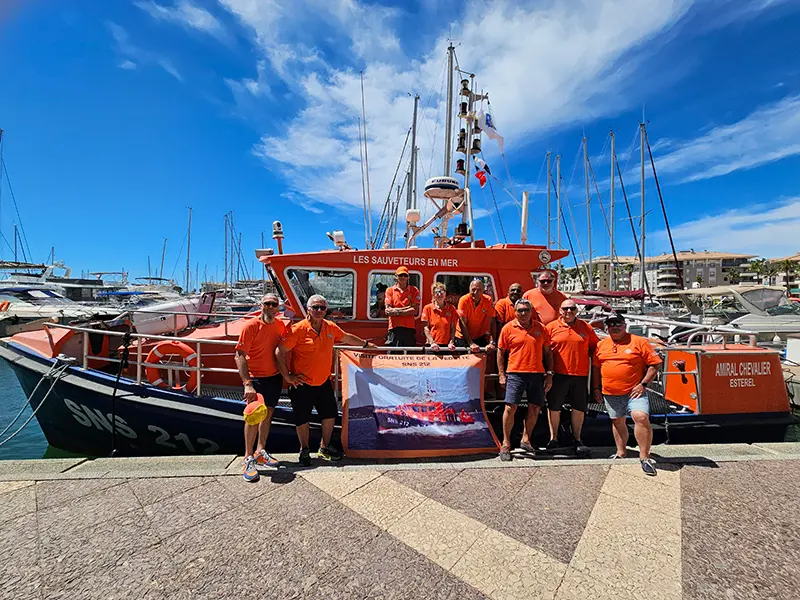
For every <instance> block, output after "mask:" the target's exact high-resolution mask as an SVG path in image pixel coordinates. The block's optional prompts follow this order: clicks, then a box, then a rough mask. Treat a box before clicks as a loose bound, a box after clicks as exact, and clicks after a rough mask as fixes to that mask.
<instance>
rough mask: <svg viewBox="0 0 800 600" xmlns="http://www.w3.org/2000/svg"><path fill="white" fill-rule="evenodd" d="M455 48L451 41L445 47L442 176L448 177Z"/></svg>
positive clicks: (449, 172)
mask: <svg viewBox="0 0 800 600" xmlns="http://www.w3.org/2000/svg"><path fill="white" fill-rule="evenodd" d="M455 51H456V48H455V46H453V41H452V40H450V45H449V46H448V47H447V105H446V107H447V113H446V115H447V116H446V118H445V121H446V124H445V133H444V174H445V175H446V176H449V175H450V174H451V173H452V172H453V171H452V169H453V74H454V73H455V71H454V66H453V55H454V54H455Z"/></svg>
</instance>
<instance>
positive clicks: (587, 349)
mask: <svg viewBox="0 0 800 600" xmlns="http://www.w3.org/2000/svg"><path fill="white" fill-rule="evenodd" d="M546 327H547V333H548V334H549V335H550V348H551V349H552V350H553V371H554V372H556V373H560V374H561V375H579V376H581V377H585V376H586V375H588V374H589V357H590V356H592V355H593V354H594V351H595V349H596V348H597V344H598V342H599V341H600V340H598V339H597V334H596V333H595V332H594V329H592V328H591V327H590V326H589V324H588V323H587V322H586V321H581V320H580V319H575V322H574V323H573V324H572V325H571V326H570V325H567V324H566V323H565V322H564V320H563V319H556V320H555V321H553V322H552V323H548V324H547V325H546Z"/></svg>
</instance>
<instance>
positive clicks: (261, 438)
mask: <svg viewBox="0 0 800 600" xmlns="http://www.w3.org/2000/svg"><path fill="white" fill-rule="evenodd" d="M274 414H275V409H274V408H273V407H271V406H268V407H267V418H266V419H264V420H263V421H261V423H260V424H259V425H258V445H257V446H256V452H257V453H258V452H261V451H262V450H266V448H267V438H268V437H269V426H270V425H271V424H272V415H274Z"/></svg>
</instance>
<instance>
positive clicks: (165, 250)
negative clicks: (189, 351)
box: [158, 238, 167, 277]
mask: <svg viewBox="0 0 800 600" xmlns="http://www.w3.org/2000/svg"><path fill="white" fill-rule="evenodd" d="M166 255H167V238H164V247H163V248H161V270H160V271H159V272H158V276H159V277H164V257H165V256H166Z"/></svg>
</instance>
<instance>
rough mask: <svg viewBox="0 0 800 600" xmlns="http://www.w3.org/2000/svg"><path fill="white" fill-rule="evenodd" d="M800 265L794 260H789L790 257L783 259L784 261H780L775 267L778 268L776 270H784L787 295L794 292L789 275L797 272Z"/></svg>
mask: <svg viewBox="0 0 800 600" xmlns="http://www.w3.org/2000/svg"><path fill="white" fill-rule="evenodd" d="M798 267H800V263H798V262H796V261H793V260H789V259H788V258H785V259H783V260H782V261H780V262H779V263H778V264H776V265H775V268H776V269H777V271H776V272H781V271H782V272H783V274H784V276H785V278H784V280H783V282H784V284H785V285H786V295H787V296H789V295H791V293H792V292H791V290H792V286H791V284H790V283H789V275H790V274H794V273H797V271H798Z"/></svg>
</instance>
